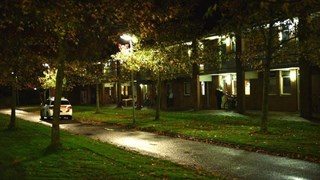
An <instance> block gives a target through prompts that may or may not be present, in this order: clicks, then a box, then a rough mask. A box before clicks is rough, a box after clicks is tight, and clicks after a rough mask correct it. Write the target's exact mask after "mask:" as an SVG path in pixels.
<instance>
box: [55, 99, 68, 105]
mask: <svg viewBox="0 0 320 180" xmlns="http://www.w3.org/2000/svg"><path fill="white" fill-rule="evenodd" d="M51 105H54V101H52V102H51ZM61 105H70V103H69V101H66V100H61Z"/></svg>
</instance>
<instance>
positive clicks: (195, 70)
mask: <svg viewBox="0 0 320 180" xmlns="http://www.w3.org/2000/svg"><path fill="white" fill-rule="evenodd" d="M192 87H193V88H192V89H191V92H192V97H193V103H194V104H193V109H194V111H198V110H199V109H200V93H199V92H200V82H199V66H198V64H196V63H194V64H193V65H192Z"/></svg>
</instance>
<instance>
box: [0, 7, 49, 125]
mask: <svg viewBox="0 0 320 180" xmlns="http://www.w3.org/2000/svg"><path fill="white" fill-rule="evenodd" d="M21 4H22V2H20V1H13V2H7V1H4V2H1V3H0V10H1V15H0V16H1V20H0V32H1V34H5V36H3V38H1V41H0V47H1V49H2V51H1V53H0V58H1V61H0V73H1V78H0V84H2V85H7V86H10V87H11V90H12V100H11V101H12V106H11V118H10V123H9V126H8V128H9V129H14V128H15V127H16V116H15V110H16V101H17V91H18V89H25V88H35V87H38V86H39V84H38V83H37V75H40V72H41V71H42V69H43V67H42V63H41V62H42V61H43V58H41V57H40V56H39V55H38V54H37V51H36V50H37V49H36V47H35V46H34V44H33V42H34V38H33V37H32V36H30V35H31V34H32V33H33V31H34V29H35V28H34V26H33V25H34V24H32V23H29V21H30V19H32V18H33V17H32V16H30V15H28V14H25V13H24V9H23V6H21Z"/></svg>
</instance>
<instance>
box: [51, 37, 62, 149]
mask: <svg viewBox="0 0 320 180" xmlns="http://www.w3.org/2000/svg"><path fill="white" fill-rule="evenodd" d="M65 48H66V47H65V44H64V42H60V44H59V55H58V62H59V64H58V72H57V77H56V89H55V100H54V109H53V120H52V128H51V144H50V146H49V149H50V150H54V151H55V150H59V149H60V148H61V146H62V144H61V142H60V126H59V124H60V122H59V118H60V105H61V97H62V91H63V90H62V86H63V78H64V67H65V58H66V54H65Z"/></svg>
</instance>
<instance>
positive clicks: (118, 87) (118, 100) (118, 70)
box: [117, 61, 122, 108]
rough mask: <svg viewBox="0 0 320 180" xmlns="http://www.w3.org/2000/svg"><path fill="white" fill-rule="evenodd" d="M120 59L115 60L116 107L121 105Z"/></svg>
mask: <svg viewBox="0 0 320 180" xmlns="http://www.w3.org/2000/svg"><path fill="white" fill-rule="evenodd" d="M120 70H121V68H120V61H117V79H118V82H117V108H121V107H122V95H121V78H120V76H121V73H120Z"/></svg>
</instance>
